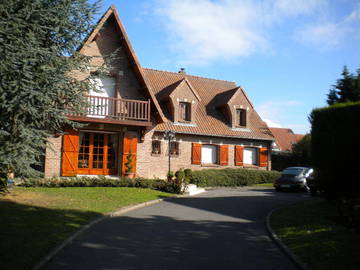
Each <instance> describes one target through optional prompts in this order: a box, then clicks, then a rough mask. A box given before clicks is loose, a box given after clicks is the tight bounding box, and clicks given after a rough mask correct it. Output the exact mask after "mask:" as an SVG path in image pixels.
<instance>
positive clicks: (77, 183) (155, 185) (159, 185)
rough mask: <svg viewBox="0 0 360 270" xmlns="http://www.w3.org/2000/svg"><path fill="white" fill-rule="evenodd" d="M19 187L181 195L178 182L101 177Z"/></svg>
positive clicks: (43, 181)
mask: <svg viewBox="0 0 360 270" xmlns="http://www.w3.org/2000/svg"><path fill="white" fill-rule="evenodd" d="M17 185H19V186H24V187H49V188H52V187H137V188H150V189H155V190H159V191H163V192H169V193H179V192H180V190H181V189H180V188H179V187H178V185H177V183H176V182H166V181H164V180H160V179H145V178H135V179H129V178H116V179H114V178H107V177H103V176H99V177H66V178H65V177H61V178H28V179H25V180H21V181H20V183H19V184H17Z"/></svg>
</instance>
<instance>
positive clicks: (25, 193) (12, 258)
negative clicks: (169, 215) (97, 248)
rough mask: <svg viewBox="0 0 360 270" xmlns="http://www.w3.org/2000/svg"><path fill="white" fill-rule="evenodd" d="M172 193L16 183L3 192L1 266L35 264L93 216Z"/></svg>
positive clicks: (0, 219) (27, 265)
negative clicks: (45, 186)
mask: <svg viewBox="0 0 360 270" xmlns="http://www.w3.org/2000/svg"><path fill="white" fill-rule="evenodd" d="M170 196H173V194H168V193H164V192H159V191H155V190H150V189H139V188H105V187H90V188H86V187H81V188H75V187H74V188H19V187H17V188H14V189H12V190H11V192H10V194H7V195H6V196H5V197H0V221H1V222H0V254H1V256H0V257H1V262H0V265H1V267H0V268H1V269H31V266H32V265H34V264H35V263H36V262H38V261H39V259H40V258H41V257H42V256H44V255H46V254H47V253H48V252H49V251H50V250H51V249H52V248H53V247H54V246H56V245H57V244H59V243H61V241H62V240H64V239H65V238H66V237H68V236H69V235H70V234H71V233H73V232H74V231H76V230H77V229H79V228H80V227H81V226H82V225H84V224H86V223H88V222H89V221H90V220H91V219H93V218H95V217H98V216H100V215H102V214H105V213H108V212H111V211H114V210H116V209H118V208H120V207H123V206H127V205H131V204H136V203H141V202H145V201H149V200H154V199H158V198H163V197H170Z"/></svg>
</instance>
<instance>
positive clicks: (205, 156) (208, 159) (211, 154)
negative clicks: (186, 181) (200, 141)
mask: <svg viewBox="0 0 360 270" xmlns="http://www.w3.org/2000/svg"><path fill="white" fill-rule="evenodd" d="M201 163H203V164H217V163H218V147H217V146H216V145H202V146H201Z"/></svg>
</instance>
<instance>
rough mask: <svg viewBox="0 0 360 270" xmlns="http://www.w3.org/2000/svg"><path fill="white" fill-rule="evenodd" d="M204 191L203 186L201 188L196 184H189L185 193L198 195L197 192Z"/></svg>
mask: <svg viewBox="0 0 360 270" xmlns="http://www.w3.org/2000/svg"><path fill="white" fill-rule="evenodd" d="M202 192H205V189H203V188H199V187H197V186H196V185H194V184H189V185H188V186H187V188H186V189H185V193H186V194H188V195H190V196H192V195H196V194H200V193H202Z"/></svg>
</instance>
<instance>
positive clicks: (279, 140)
mask: <svg viewBox="0 0 360 270" xmlns="http://www.w3.org/2000/svg"><path fill="white" fill-rule="evenodd" d="M269 129H270V131H271V133H272V134H273V135H274V137H275V142H274V143H273V146H272V150H273V151H274V152H291V151H292V147H293V145H294V144H296V143H297V142H298V141H300V140H301V139H302V138H303V137H304V136H305V135H302V134H295V133H294V132H293V131H292V130H291V129H290V128H273V127H270V128H269Z"/></svg>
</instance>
